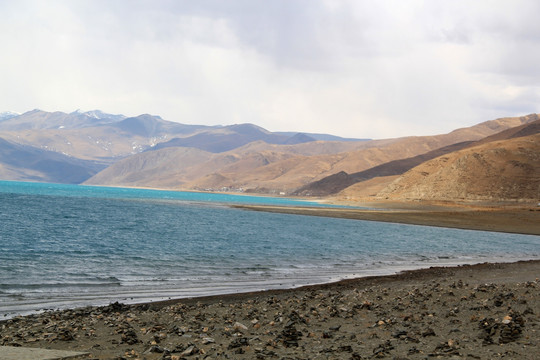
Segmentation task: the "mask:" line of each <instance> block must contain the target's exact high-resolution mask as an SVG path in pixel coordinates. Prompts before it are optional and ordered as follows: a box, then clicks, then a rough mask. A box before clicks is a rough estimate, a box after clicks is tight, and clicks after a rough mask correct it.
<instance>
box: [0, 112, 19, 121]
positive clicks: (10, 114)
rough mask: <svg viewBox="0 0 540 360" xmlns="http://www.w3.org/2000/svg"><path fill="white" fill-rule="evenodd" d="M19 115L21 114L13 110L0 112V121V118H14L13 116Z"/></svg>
mask: <svg viewBox="0 0 540 360" xmlns="http://www.w3.org/2000/svg"><path fill="white" fill-rule="evenodd" d="M19 115H21V114H19V113H16V112H13V111H4V112H0V121H1V120H8V119H11V118H14V117H16V116H19Z"/></svg>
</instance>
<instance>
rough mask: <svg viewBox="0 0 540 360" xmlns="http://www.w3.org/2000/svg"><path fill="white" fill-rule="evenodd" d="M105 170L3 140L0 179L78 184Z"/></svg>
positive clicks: (0, 157) (89, 163) (88, 163)
mask: <svg viewBox="0 0 540 360" xmlns="http://www.w3.org/2000/svg"><path fill="white" fill-rule="evenodd" d="M104 167H105V165H103V164H99V163H96V162H91V161H83V160H79V159H74V158H71V157H68V156H65V155H62V154H58V153H56V152H53V151H46V150H42V149H37V148H34V147H31V146H25V145H19V144H13V143H11V142H9V141H6V140H4V139H2V138H0V179H3V180H27V181H41V182H60V183H72V184H78V183H81V182H83V181H85V180H86V179H88V178H89V177H91V176H93V175H94V174H96V173H97V172H98V171H100V170H102V169H103V168H104Z"/></svg>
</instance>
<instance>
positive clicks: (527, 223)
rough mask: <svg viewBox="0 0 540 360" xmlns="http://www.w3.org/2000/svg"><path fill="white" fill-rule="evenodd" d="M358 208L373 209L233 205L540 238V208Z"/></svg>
mask: <svg viewBox="0 0 540 360" xmlns="http://www.w3.org/2000/svg"><path fill="white" fill-rule="evenodd" d="M356 205H357V206H366V207H368V208H374V209H373V210H372V209H370V210H366V209H353V208H317V207H286V206H267V205H234V207H235V208H240V209H246V210H253V211H266V212H277V213H285V214H297V215H310V216H327V217H338V218H346V219H356V220H368V221H382V222H393V223H404V224H414V225H427V226H440V227H450V228H459V229H470V230H483V231H497V232H507V233H518V234H531V235H540V207H539V206H536V205H528V206H524V205H507V206H500V205H499V206H494V205H484V206H481V205H467V204H438V203H427V202H423V203H421V202H418V203H414V202H410V203H397V202H377V203H363V204H356Z"/></svg>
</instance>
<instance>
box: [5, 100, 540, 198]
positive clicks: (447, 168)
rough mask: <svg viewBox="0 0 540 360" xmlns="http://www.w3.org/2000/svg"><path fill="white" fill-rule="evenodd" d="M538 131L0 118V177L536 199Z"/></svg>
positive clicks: (510, 124)
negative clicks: (363, 130) (353, 133)
mask: <svg viewBox="0 0 540 360" xmlns="http://www.w3.org/2000/svg"><path fill="white" fill-rule="evenodd" d="M539 132H540V117H539V116H538V115H537V114H531V115H527V116H521V117H514V118H501V119H496V120H490V121H486V122H483V123H480V124H477V125H475V126H471V127H467V128H462V129H457V130H455V131H452V132H450V133H448V134H442V135H435V136H419V137H403V138H395V139H383V140H369V139H344V138H340V137H337V136H333V135H329V134H311V133H287V132H279V133H274V132H270V131H267V130H265V129H263V128H261V127H259V126H256V125H253V124H237V125H230V126H205V125H188V124H180V123H177V122H171V121H167V120H164V119H162V118H161V117H159V116H155V115H149V114H143V115H139V116H136V117H126V116H123V115H113V114H107V113H104V112H102V111H99V110H94V111H89V112H81V111H75V112H72V113H63V112H45V111H42V110H32V111H29V112H27V113H24V114H16V113H10V112H7V113H0V178H1V179H6V180H27V181H46V182H60V183H84V184H89V185H107V186H135V187H152V188H162V189H176V190H202V191H241V192H251V193H265V194H281V195H283V194H286V195H298V196H320V197H328V196H332V197H334V198H335V199H341V200H347V201H351V200H360V199H363V200H365V199H401V200H411V199H423V198H426V199H433V200H436V199H439V200H440V199H442V200H445V199H456V200H497V199H502V200H519V199H521V200H523V199H529V200H531V199H538V197H539V194H540V191H539V190H540V175H539V173H540V160H539V159H538V154H539V153H540V152H539V151H538V148H537V144H538V143H539V141H538V133H539ZM501 149H503V150H501ZM523 149H525V150H523ZM495 150H497V152H495V153H496V154H497V155H496V156H492V155H491V154H492V153H494V151H495ZM471 152H472V153H471ZM467 154H468V155H467ZM471 154H476V155H471ZM479 157H480V158H481V159H483V160H482V161H480V160H478V159H479ZM445 159H446V160H445ZM474 159H476V160H474ZM475 161H476V162H475ZM466 163H467V164H469V163H470V164H469V165H464V164H466ZM458 164H459V166H458ZM512 164H513V165H512ZM518 169H521V170H519V171H518ZM445 179H452V181H451V182H449V183H447V184H446V185H448V186H450V187H451V188H448V186H446V187H445V186H442V185H441V184H443V183H445V181H446V180H445ZM467 179H469V182H471V183H473V182H474V183H475V184H476V187H474V186H473V187H472V185H466V184H465V182H466V180H467ZM483 181H484V182H489V184H494V185H493V186H492V185H489V184H487V183H486V184H484V185H481V184H482V182H483ZM479 184H480V185H479ZM458 187H459V189H458ZM499 188H500V189H503V190H501V191H496V189H499ZM511 189H514V190H511Z"/></svg>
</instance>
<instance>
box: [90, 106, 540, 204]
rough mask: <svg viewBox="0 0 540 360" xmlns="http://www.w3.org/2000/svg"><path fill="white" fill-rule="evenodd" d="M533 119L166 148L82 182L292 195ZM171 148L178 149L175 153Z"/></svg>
mask: <svg viewBox="0 0 540 360" xmlns="http://www.w3.org/2000/svg"><path fill="white" fill-rule="evenodd" d="M535 117H536V115H530V116H526V117H520V118H508V119H498V120H493V121H488V122H485V123H482V124H478V125H475V126H473V127H471V128H465V129H459V130H456V131H453V132H451V133H449V134H444V135H437V136H425V137H407V138H399V139H388V140H372V141H363V142H356V143H355V142H325V141H316V142H309V143H304V144H296V145H277V144H267V143H265V142H263V141H257V142H253V143H250V144H246V145H244V146H243V147H241V148H237V149H234V150H231V151H228V152H223V153H219V154H209V153H206V154H205V156H204V158H199V159H198V160H197V161H195V162H194V163H192V162H190V161H188V160H187V159H186V158H185V151H186V150H185V148H175V147H170V148H167V149H161V150H156V151H150V152H144V153H140V154H136V155H133V156H131V157H129V158H126V159H124V160H121V161H119V162H118V163H116V164H114V165H112V166H111V167H110V168H108V169H106V170H105V171H103V172H102V173H100V174H98V175H97V176H95V177H94V178H92V179H90V180H89V181H88V182H87V183H89V184H102V185H124V186H151V187H158V188H172V189H197V190H223V189H226V190H244V191H251V192H260V193H281V192H284V193H291V192H292V191H294V190H295V189H297V188H299V187H300V186H303V185H305V184H308V183H310V182H313V181H314V180H319V179H322V178H324V177H326V176H329V175H332V174H335V173H339V172H340V171H345V172H347V173H355V172H361V171H365V170H368V169H370V168H373V167H374V166H378V165H381V164H384V163H388V162H390V161H394V160H399V159H407V158H410V157H414V156H418V155H421V154H424V153H426V152H429V151H433V150H435V149H438V148H441V147H443V146H449V145H451V144H454V142H455V141H470V140H478V139H481V138H483V137H485V135H486V134H487V135H492V134H494V133H496V132H498V131H501V130H505V129H508V128H510V127H512V126H514V125H515V124H522V123H526V122H530V121H532V120H533V119H535ZM536 118H537V117H536ZM171 149H183V150H178V152H175V151H173V150H171ZM165 150H168V152H167V153H166V155H164V154H161V152H162V151H165ZM151 153H158V154H159V155H151ZM154 156H159V157H160V159H162V160H160V165H159V167H156V166H155V165H153V162H154V161H155V160H154ZM162 157H163V158H162ZM424 160H425V159H424ZM131 163H133V164H135V165H132V164H131ZM414 165H416V164H414ZM409 167H412V166H411V165H409Z"/></svg>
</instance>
